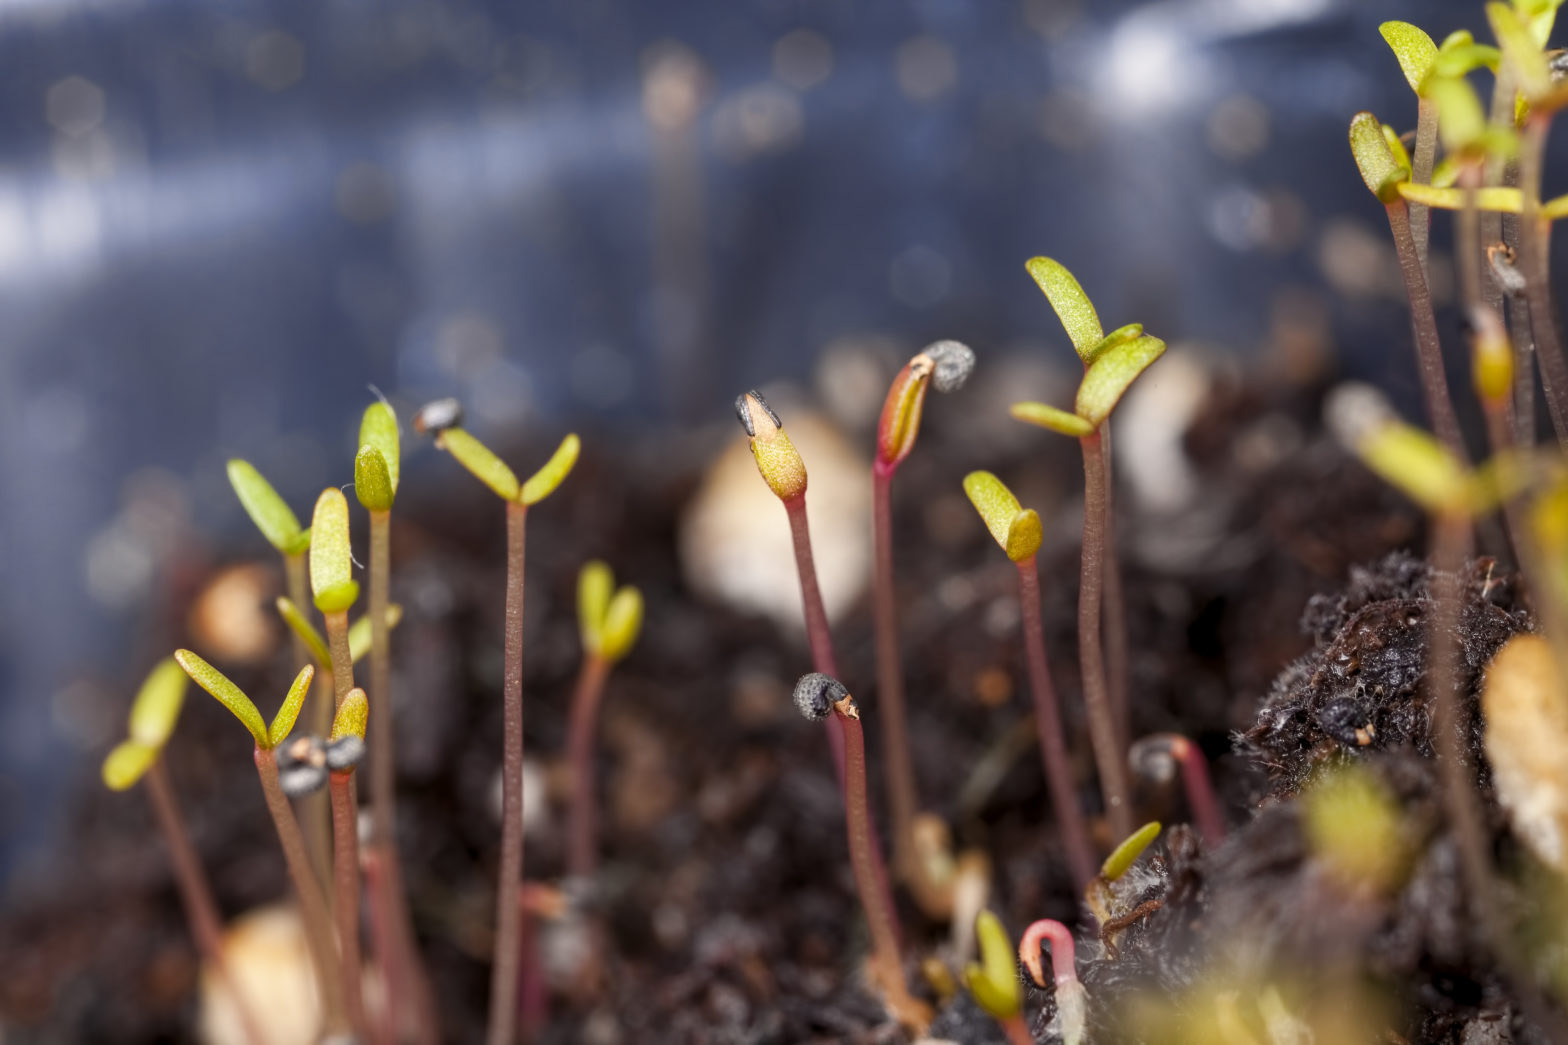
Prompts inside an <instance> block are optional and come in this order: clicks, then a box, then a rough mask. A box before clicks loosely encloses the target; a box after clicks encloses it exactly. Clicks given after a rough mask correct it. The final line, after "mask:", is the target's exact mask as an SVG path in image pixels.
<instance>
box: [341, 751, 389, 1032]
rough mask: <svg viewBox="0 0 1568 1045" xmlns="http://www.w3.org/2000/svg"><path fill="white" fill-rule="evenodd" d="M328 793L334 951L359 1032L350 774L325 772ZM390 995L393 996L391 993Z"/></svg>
mask: <svg viewBox="0 0 1568 1045" xmlns="http://www.w3.org/2000/svg"><path fill="white" fill-rule="evenodd" d="M327 787H328V790H329V791H330V792H331V795H332V881H333V888H334V890H335V896H334V903H333V910H332V913H333V916H334V917H335V918H336V919H337V925H338V954H339V957H340V958H341V960H342V968H343V988H344V991H343V993H344V995H345V997H346V999H347V1001H348V1016H349V1020H350V1022H351V1023H352V1024H353V1025H354V1027H355V1028H356V1029H358V1031H359V1032H360V1033H361V1034H364V1033H365V1032H366V1030H367V1028H368V1024H366V1022H365V1001H364V998H363V996H362V995H361V993H360V983H361V974H360V959H359V812H358V810H357V808H356V807H357V806H358V804H359V803H358V802H356V801H355V799H354V774H353V772H352V771H350V772H345V773H337V772H334V773H330V774H328V784H327ZM394 997H396V996H395V995H394Z"/></svg>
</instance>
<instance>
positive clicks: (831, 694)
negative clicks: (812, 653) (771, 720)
mask: <svg viewBox="0 0 1568 1045" xmlns="http://www.w3.org/2000/svg"><path fill="white" fill-rule="evenodd" d="M848 696H849V690H848V689H846V688H845V687H844V684H843V683H842V682H840V681H839V680H838V679H836V678H833V677H832V676H830V675H824V674H822V672H820V671H813V672H810V673H808V674H805V675H802V676H801V677H800V681H799V682H797V683H795V694H794V700H795V709H796V710H797V711H799V712H800V713H801V715H802V716H804V717H805V718H806V719H807V720H808V721H811V722H820V721H822V720H823V719H825V718H827V717H828V716H829V715H831V714H832V713H833V707H834V705H836V704H838V703H839V702H840V701H842V700H843V699H844V698H846V697H848Z"/></svg>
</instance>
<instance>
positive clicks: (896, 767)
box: [824, 459, 920, 878]
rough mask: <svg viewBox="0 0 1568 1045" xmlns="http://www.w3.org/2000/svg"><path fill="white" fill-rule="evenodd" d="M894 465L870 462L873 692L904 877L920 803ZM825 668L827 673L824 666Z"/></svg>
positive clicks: (911, 869)
mask: <svg viewBox="0 0 1568 1045" xmlns="http://www.w3.org/2000/svg"><path fill="white" fill-rule="evenodd" d="M897 468H898V466H897V465H896V464H887V463H884V462H883V461H882V460H880V459H879V460H878V461H877V462H876V463H875V464H874V465H873V466H872V468H871V500H872V520H873V529H872V532H873V536H874V538H875V544H876V578H875V588H876V597H875V602H874V608H875V616H876V636H877V696H878V698H879V699H880V700H881V709H882V714H883V715H884V716H885V718H886V720H887V742H886V743H885V744H884V745H883V755H884V757H885V758H886V760H887V794H888V804H889V805H891V806H892V810H893V866H894V867H897V868H898V869H899V870H900V873H901V874H903V875H904V876H905V877H906V878H908V877H909V876H911V875H914V874H918V873H919V871H918V869H917V868H916V867H915V866H914V864H915V859H914V857H915V847H914V835H913V825H914V821H915V813H916V812H917V811H918V810H919V808H920V798H919V794H918V791H917V789H916V786H915V769H914V764H913V762H912V760H911V758H910V752H909V728H908V724H907V721H906V719H905V715H904V678H903V669H902V665H901V664H900V663H899V656H898V604H897V601H896V597H895V594H894V589H893V516H892V506H891V496H890V495H891V487H892V484H893V473H894V471H896V470H897ZM824 674H827V673H826V672H824Z"/></svg>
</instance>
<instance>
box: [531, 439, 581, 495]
mask: <svg viewBox="0 0 1568 1045" xmlns="http://www.w3.org/2000/svg"><path fill="white" fill-rule="evenodd" d="M581 449H582V442H581V440H579V439H578V438H577V435H576V433H573V434H571V435H568V436H567V437H566V438H565V439H562V440H561V445H560V446H558V447H556V448H555V453H553V454H551V455H550V459H549V460H548V461H546V462H545V463H544V467H543V468H541V469H539V470H538V471H537V472H535V473H534V474H533V475H531V476H529V477H528V481H527V482H526V483H524V484H523V489H522V492H521V493H520V494H519V496H518V498H517V499H518V500H520V501H522V502H523V503H524V504H528V505H533V504H538V503H539V502H540V501H542V500H544V499H545V498H546V497H549V496H550V495H551V494H553V493H555V488H556V487H558V486H560V485H561V483H563V482H565V481H566V477H567V476H568V475H570V474H571V472H572V467H573V466H574V465H576V464H577V454H578V452H579V451H580V450H581Z"/></svg>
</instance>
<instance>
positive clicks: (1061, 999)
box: [1018, 918, 1089, 1045]
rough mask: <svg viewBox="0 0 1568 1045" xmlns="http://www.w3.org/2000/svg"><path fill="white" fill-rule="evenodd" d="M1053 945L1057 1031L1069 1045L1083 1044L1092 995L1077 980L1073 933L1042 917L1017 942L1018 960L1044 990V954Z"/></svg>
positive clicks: (1052, 966) (1052, 970) (1065, 927)
mask: <svg viewBox="0 0 1568 1045" xmlns="http://www.w3.org/2000/svg"><path fill="white" fill-rule="evenodd" d="M1047 943H1049V944H1050V945H1051V977H1052V979H1053V980H1054V981H1055V987H1056V1021H1055V1027H1054V1030H1055V1032H1056V1033H1057V1034H1059V1035H1060V1036H1061V1038H1062V1041H1063V1042H1065V1043H1066V1045H1077V1043H1078V1042H1081V1041H1083V1039H1084V1037H1085V1035H1086V1033H1087V1027H1088V1023H1089V996H1088V994H1087V993H1086V992H1085V991H1084V989H1083V984H1082V983H1080V982H1079V980H1078V969H1077V965H1076V961H1075V957H1074V955H1075V951H1074V947H1073V934H1072V932H1071V930H1069V929H1068V928H1067V926H1065V925H1063V924H1062V923H1061V922H1057V921H1052V920H1051V919H1050V918H1042V919H1040V920H1039V921H1037V922H1034V923H1032V924H1030V926H1029V928H1027V929H1025V930H1024V936H1023V939H1021V940H1019V941H1018V960H1019V961H1020V962H1022V963H1023V966H1024V968H1025V969H1026V970H1028V973H1029V979H1030V980H1031V981H1032V982H1033V983H1034V985H1035V986H1036V987H1040V988H1044V987H1045V969H1044V968H1043V967H1042V966H1043V964H1044V963H1043V962H1042V961H1041V960H1040V959H1041V951H1042V950H1043V948H1044V947H1045V945H1046V944H1047Z"/></svg>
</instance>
